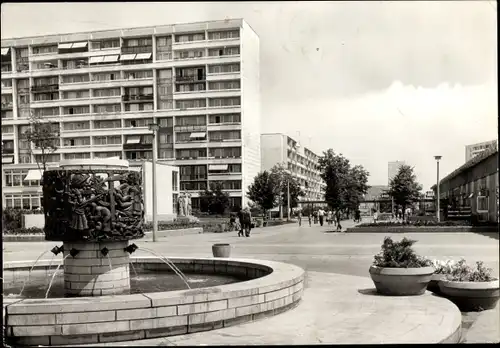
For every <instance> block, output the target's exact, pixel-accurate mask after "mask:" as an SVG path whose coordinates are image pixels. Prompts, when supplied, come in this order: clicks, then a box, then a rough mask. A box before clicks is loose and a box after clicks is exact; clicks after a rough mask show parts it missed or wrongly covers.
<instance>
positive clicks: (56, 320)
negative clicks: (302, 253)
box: [4, 159, 304, 345]
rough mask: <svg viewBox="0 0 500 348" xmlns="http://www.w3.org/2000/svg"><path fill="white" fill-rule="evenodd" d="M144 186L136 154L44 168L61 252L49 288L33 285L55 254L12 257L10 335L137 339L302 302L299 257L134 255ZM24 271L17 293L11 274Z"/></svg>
mask: <svg viewBox="0 0 500 348" xmlns="http://www.w3.org/2000/svg"><path fill="white" fill-rule="evenodd" d="M142 192H143V187H142V173H141V172H140V171H134V170H131V169H130V168H129V167H128V162H127V161H121V160H110V159H107V160H105V161H104V160H101V161H99V160H80V161H65V162H61V164H60V168H58V169H57V170H50V171H46V172H45V173H44V176H43V207H44V212H45V237H46V240H48V241H54V242H62V243H63V244H62V245H60V246H55V247H54V248H52V249H51V250H50V251H52V253H53V254H54V256H57V255H59V254H62V260H61V263H60V264H59V266H58V267H57V268H56V270H55V271H54V273H53V274H52V275H48V273H47V272H45V273H41V276H40V274H39V277H38V278H40V277H41V278H42V282H41V283H42V285H43V286H44V287H46V283H47V277H50V282H49V285H48V287H46V288H44V289H42V290H43V291H38V290H37V291H34V290H33V286H31V285H30V284H31V283H33V282H35V283H36V282H37V281H38V280H37V279H38V278H37V276H36V272H40V271H41V270H44V271H47V270H50V267H51V265H52V259H50V260H41V257H42V256H43V255H41V256H40V257H39V258H38V259H37V260H36V261H35V262H34V263H33V262H11V263H4V278H5V279H7V281H6V283H4V323H6V324H5V332H4V337H7V338H8V340H9V341H10V342H12V343H13V344H16V345H63V344H83V343H104V342H110V341H129V340H135V339H144V338H153V337H164V336H171V335H179V334H188V333H192V332H198V331H205V330H212V329H217V328H221V327H225V326H230V325H236V324H239V323H243V322H246V321H251V320H256V319H260V318H263V317H266V316H269V315H274V314H278V313H281V312H284V311H285V310H288V309H290V308H292V307H294V306H295V305H297V304H298V302H299V300H300V298H301V296H302V291H303V281H304V271H303V270H302V269H301V268H299V267H296V266H293V265H288V264H284V263H280V262H272V261H257V260H245V259H219V258H167V257H165V256H163V255H159V254H156V253H155V252H154V251H153V250H149V249H144V251H147V252H150V253H152V254H154V255H155V256H153V257H133V256H131V254H132V253H134V251H135V250H136V249H137V248H140V247H138V246H137V245H136V244H129V241H131V240H134V239H140V238H142V237H143V236H144V231H143V223H144V209H143V196H142ZM141 250H143V249H141ZM61 265H62V269H63V276H62V277H59V278H58V274H57V272H58V270H59V267H61ZM130 266H132V267H130ZM130 268H132V271H133V272H131V269H130ZM32 272H33V275H32ZM26 273H27V274H26ZM131 274H132V276H131ZM185 274H186V275H185ZM141 275H146V276H145V277H142V278H144V279H142V278H141ZM187 275H189V276H187ZM200 275H201V276H203V279H202V278H200ZM134 276H135V278H134ZM19 278H24V282H23V283H22V287H21V286H19V288H16V287H15V286H14V287H11V289H14V290H12V292H11V294H19V295H18V296H14V297H11V296H10V295H11V294H6V293H5V291H6V290H5V289H9V283H8V281H9V279H14V280H15V279H19ZM222 278H223V279H222ZM131 279H132V281H131ZM148 279H149V280H148ZM174 283H176V285H175V284H174ZM190 284H191V285H190ZM170 285H172V286H170ZM174 285H175V286H174ZM30 286H31V288H30ZM191 287H193V289H191ZM19 289H20V290H21V291H19ZM35 290H36V289H35ZM23 291H24V292H23ZM23 294H24V295H25V296H24V297H23Z"/></svg>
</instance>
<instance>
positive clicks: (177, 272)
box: [141, 248, 191, 289]
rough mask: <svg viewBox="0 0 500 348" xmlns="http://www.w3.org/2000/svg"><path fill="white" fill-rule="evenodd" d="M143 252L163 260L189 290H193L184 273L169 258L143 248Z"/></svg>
mask: <svg viewBox="0 0 500 348" xmlns="http://www.w3.org/2000/svg"><path fill="white" fill-rule="evenodd" d="M141 250H144V251H146V252H149V253H150V254H152V255H155V256H157V257H159V258H160V260H162V261H163V262H164V263H165V264H167V266H169V267H170V268H171V269H172V271H174V273H175V274H177V275H178V276H179V277H180V278H181V279H182V281H183V282H184V284H186V286H187V287H188V289H191V286H190V285H189V282H188V279H187V278H186V276H185V275H184V273H182V272H181V270H180V269H178V268H177V266H176V265H174V263H173V262H172V261H171V260H169V259H168V257H166V256H163V255H160V254H158V253H156V252H155V251H153V250H151V249H146V248H141Z"/></svg>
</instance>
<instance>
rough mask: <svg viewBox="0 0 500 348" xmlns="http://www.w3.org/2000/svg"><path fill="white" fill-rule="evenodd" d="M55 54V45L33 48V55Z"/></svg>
mask: <svg viewBox="0 0 500 348" xmlns="http://www.w3.org/2000/svg"><path fill="white" fill-rule="evenodd" d="M50 53H57V45H53V46H38V47H33V55H37V54H50Z"/></svg>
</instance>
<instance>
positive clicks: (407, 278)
mask: <svg viewBox="0 0 500 348" xmlns="http://www.w3.org/2000/svg"><path fill="white" fill-rule="evenodd" d="M415 242H416V241H414V240H411V239H408V238H406V237H405V238H403V239H402V240H401V241H399V242H395V241H393V240H392V238H391V237H385V238H384V243H383V244H382V250H381V251H380V253H378V254H377V255H375V257H374V262H373V265H372V266H371V267H370V277H371V278H372V280H373V283H374V284H375V287H376V288H377V292H378V293H379V294H382V295H392V296H412V295H422V294H423V293H424V292H425V290H426V288H427V284H429V281H430V280H431V276H432V274H434V268H433V267H432V262H431V261H430V260H429V259H427V258H424V257H421V256H419V255H417V254H416V253H415V251H414V250H413V248H412V246H413V244H415Z"/></svg>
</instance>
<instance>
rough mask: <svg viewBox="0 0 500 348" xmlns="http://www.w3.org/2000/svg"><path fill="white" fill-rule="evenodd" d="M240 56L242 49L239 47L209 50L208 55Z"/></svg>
mask: <svg viewBox="0 0 500 348" xmlns="http://www.w3.org/2000/svg"><path fill="white" fill-rule="evenodd" d="M238 54H240V48H239V47H238V46H235V47H224V48H211V49H209V50H208V55H209V56H210V57H219V56H235V55H238Z"/></svg>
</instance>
